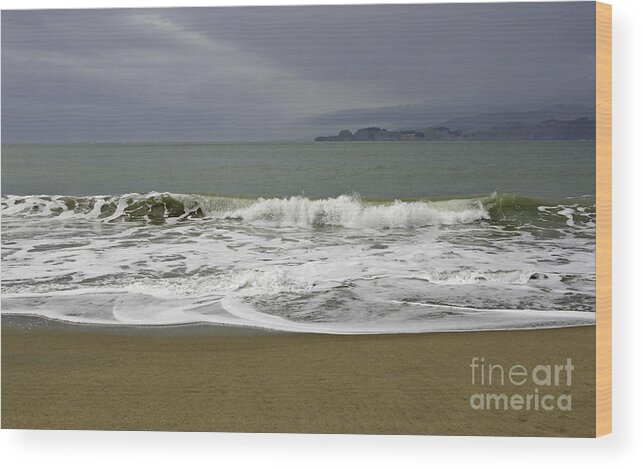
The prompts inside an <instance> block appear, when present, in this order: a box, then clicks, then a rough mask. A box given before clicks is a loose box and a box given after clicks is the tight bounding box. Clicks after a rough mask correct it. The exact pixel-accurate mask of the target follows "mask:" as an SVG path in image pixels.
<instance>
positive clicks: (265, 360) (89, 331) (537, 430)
mask: <svg viewBox="0 0 643 469" xmlns="http://www.w3.org/2000/svg"><path fill="white" fill-rule="evenodd" d="M594 338H595V327H594V326H580V327H571V328H560V329H547V330H542V329H541V330H522V331H500V332H498V331H490V332H457V333H445V332H436V333H414V334H379V335H378V334H376V335H329V334H310V333H306V334H302V333H273V332H271V331H268V332H265V331H262V330H259V329H254V328H244V327H230V326H216V325H198V326H154V327H149V326H143V327H137V326H117V327H112V326H106V327H105V326H101V325H96V326H94V325H89V326H86V325H79V324H70V323H64V322H60V321H48V320H38V319H35V320H34V317H30V318H27V319H26V318H25V317H22V318H17V316H13V315H12V316H11V317H9V316H8V315H4V314H3V315H2V368H3V373H2V427H3V428H32V429H36V428H42V429H103V430H159V431H164V430H165V431H170V430H173V431H221V432H286V433H290V432H298V433H363V434H366V433H369V434H372V433H380V434H382V433H383V434H443V435H458V434H459V435H485V434H486V435H514V436H516V435H524V436H582V437H590V436H593V434H594V428H595V413H594V404H595V393H594V387H593V383H594V379H595V358H594V357H595V350H594V347H595V345H594V344H595V342H594ZM472 357H486V358H487V360H488V362H489V363H491V362H495V363H502V364H504V365H512V364H515V363H521V364H524V365H526V366H527V365H530V366H531V365H534V364H538V363H545V364H547V363H563V362H564V361H565V360H566V359H567V358H571V359H573V362H574V366H575V367H576V370H575V372H574V373H575V374H574V383H573V386H572V387H571V388H569V389H565V390H563V389H561V390H559V391H556V392H561V391H565V392H567V391H568V392H570V393H571V394H572V395H573V399H574V410H573V412H562V411H554V412H549V413H548V412H542V411H541V412H533V411H523V412H517V411H504V410H500V411H495V410H494V411H486V410H485V411H483V410H474V409H472V408H471V406H470V405H469V396H470V395H471V394H472V393H476V392H482V391H483V390H484V389H480V388H479V387H476V386H472V385H471V369H470V367H469V364H470V362H471V360H472ZM487 391H488V390H487ZM492 391H493V392H509V393H512V394H513V393H514V392H516V393H530V392H533V391H534V389H533V385H531V386H521V387H514V386H512V387H507V386H505V387H500V388H498V389H495V388H494V389H493V390H492ZM542 392H545V389H544V388H543V390H542Z"/></svg>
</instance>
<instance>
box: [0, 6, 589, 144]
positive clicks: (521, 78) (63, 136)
mask: <svg viewBox="0 0 643 469" xmlns="http://www.w3.org/2000/svg"><path fill="white" fill-rule="evenodd" d="M594 86H595V82H594V3H593V2H575V3H531V4H529V3H527V4H525V3H522V4H517V3H507V4H475V5H474V4H459V5H457V4H451V5H446V4H436V5H406V6H400V5H397V6H392V5H388V6H362V7H356V6H334V7H265V8H258V7H257V8H207V9H203V8H182V9H131V10H117V9H116V10H49V11H47V10H42V11H37V10H35V11H5V12H3V14H2V137H3V141H41V142H65V141H157V140H160V141H184V140H240V139H241V140H277V139H297V138H302V137H306V138H307V137H309V136H311V135H315V134H318V133H324V132H330V131H335V130H337V128H338V127H339V126H341V127H346V126H348V127H350V126H358V125H362V124H367V125H385V126H388V127H395V126H400V127H404V126H408V125H414V124H417V125H422V124H430V123H432V122H434V121H435V122H437V121H440V120H446V119H450V118H454V117H458V116H460V115H467V114H471V113H481V112H495V111H501V110H503V111H511V110H513V111H515V110H519V109H528V108H533V107H538V108H541V107H543V106H546V105H554V104H559V103H566V104H574V105H586V106H593V105H594Z"/></svg>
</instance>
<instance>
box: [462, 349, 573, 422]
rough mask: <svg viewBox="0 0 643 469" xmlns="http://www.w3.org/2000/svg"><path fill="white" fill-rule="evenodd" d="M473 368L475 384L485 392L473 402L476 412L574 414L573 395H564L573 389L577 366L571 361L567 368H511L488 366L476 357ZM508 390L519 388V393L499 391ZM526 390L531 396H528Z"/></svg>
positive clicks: (471, 398)
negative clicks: (506, 411)
mask: <svg viewBox="0 0 643 469" xmlns="http://www.w3.org/2000/svg"><path fill="white" fill-rule="evenodd" d="M470 367H471V384H472V385H474V386H478V387H480V388H481V389H480V391H482V392H477V393H473V394H472V395H471V397H470V398H469V404H470V405H471V408H473V409H475V410H517V411H525V410H527V411H554V410H560V411H565V412H570V411H571V410H572V396H571V394H569V393H567V394H566V393H562V392H561V391H562V390H563V389H562V388H565V390H566V391H567V390H569V388H571V386H572V373H573V371H574V365H572V360H571V358H568V359H567V361H566V362H565V363H564V364H546V365H535V366H533V367H526V366H523V365H520V364H515V365H511V366H508V367H507V366H503V365H500V364H489V363H485V359H484V358H483V357H473V359H472V360H471V365H470ZM507 386H511V387H515V388H516V389H515V391H516V392H515V393H514V392H510V393H504V392H502V393H500V392H497V391H498V388H502V390H503V391H504V390H506V387H507ZM532 386H533V387H532ZM525 389H528V392H524V390H525Z"/></svg>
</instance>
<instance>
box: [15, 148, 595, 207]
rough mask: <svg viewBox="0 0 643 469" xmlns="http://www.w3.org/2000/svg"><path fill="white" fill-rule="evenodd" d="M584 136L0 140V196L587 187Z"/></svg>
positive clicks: (384, 194)
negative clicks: (567, 138) (558, 139)
mask: <svg viewBox="0 0 643 469" xmlns="http://www.w3.org/2000/svg"><path fill="white" fill-rule="evenodd" d="M595 171H596V168H595V143H594V142H585V141H582V142H373V143H370V142H364V143H361V142H351V143H339V142H333V143H312V142H310V143H212V144H149V145H147V144H122V145H121V144H105V145H102V144H95V145H3V146H2V194H3V195H9V194H11V195H27V194H62V195H97V194H122V193H130V192H139V193H145V192H149V191H160V192H173V193H208V194H221V195H230V196H271V197H284V196H293V195H304V196H307V197H312V198H322V197H336V196H339V195H341V194H348V193H359V194H360V195H361V196H362V197H364V198H384V199H394V198H410V199H414V198H433V197H435V198H440V197H458V196H467V195H472V194H490V193H492V192H494V191H496V192H498V193H510V194H520V195H523V196H530V197H538V198H545V199H560V198H564V197H578V196H584V195H593V194H594V193H595Z"/></svg>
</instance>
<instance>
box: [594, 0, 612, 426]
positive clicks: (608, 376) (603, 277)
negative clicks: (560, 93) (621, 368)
mask: <svg viewBox="0 0 643 469" xmlns="http://www.w3.org/2000/svg"><path fill="white" fill-rule="evenodd" d="M596 219H597V222H596V225H597V230H596V436H601V435H606V434H608V433H611V432H612V6H611V5H608V4H605V3H599V2H597V3H596Z"/></svg>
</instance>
